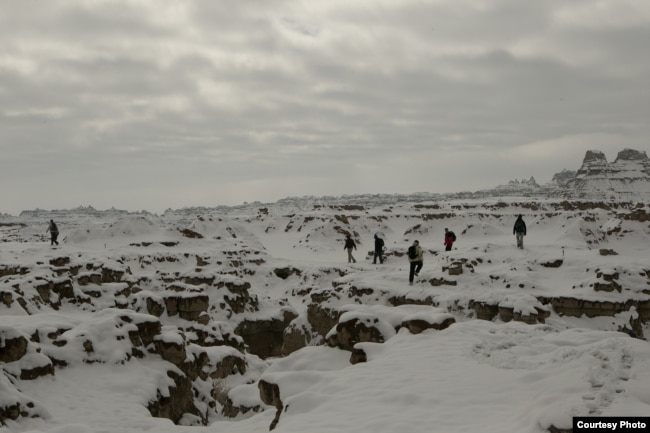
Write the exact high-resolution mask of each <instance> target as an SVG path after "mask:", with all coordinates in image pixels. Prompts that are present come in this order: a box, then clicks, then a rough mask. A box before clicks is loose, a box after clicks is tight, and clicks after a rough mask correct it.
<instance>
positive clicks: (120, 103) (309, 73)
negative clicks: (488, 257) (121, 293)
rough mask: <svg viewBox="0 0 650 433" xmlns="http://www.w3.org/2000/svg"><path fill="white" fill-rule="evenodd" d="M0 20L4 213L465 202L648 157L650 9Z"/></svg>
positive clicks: (272, 7) (526, 7) (510, 1)
mask: <svg viewBox="0 0 650 433" xmlns="http://www.w3.org/2000/svg"><path fill="white" fill-rule="evenodd" d="M0 8H2V9H4V10H3V11H2V12H3V13H0V37H1V39H0V40H1V42H0V45H1V46H2V53H3V54H2V55H1V56H0V97H1V98H2V101H3V103H2V105H1V106H0V127H1V130H2V132H1V135H0V148H1V150H2V153H3V158H2V160H1V162H0V172H1V173H2V175H0V176H2V183H1V185H2V186H0V191H1V192H2V194H3V197H7V198H8V199H7V200H5V202H4V203H3V204H2V206H1V207H0V212H12V213H17V212H19V211H20V210H21V209H27V208H34V207H46V208H62V207H72V206H77V205H80V204H84V205H86V204H91V205H94V206H96V207H100V208H102V207H110V206H116V207H122V208H129V209H143V208H144V209H150V210H154V211H160V210H162V209H165V208H167V207H181V206H190V205H216V204H222V203H223V204H236V203H240V202H242V201H252V200H260V201H266V200H276V199H278V198H282V197H285V196H288V195H306V194H316V195H339V194H351V193H362V192H387V193H391V192H413V191H424V190H429V191H440V192H442V191H460V190H476V189H480V188H484V187H486V186H494V185H496V184H499V183H505V182H507V181H508V180H510V179H512V178H521V177H529V176H531V175H534V176H535V177H536V178H538V180H539V181H547V180H549V179H550V177H551V176H552V175H553V173H555V172H557V171H560V170H561V169H563V168H571V169H575V168H577V166H578V165H579V163H580V162H581V157H582V155H583V154H584V151H586V150H589V149H592V148H599V149H600V150H603V151H606V152H613V153H614V154H615V152H616V151H618V150H620V148H622V147H632V148H637V149H639V150H648V149H647V148H648V144H647V137H648V133H649V132H650V131H649V128H648V126H647V125H646V123H647V118H648V114H650V102H649V101H650V88H649V87H648V86H647V77H648V74H649V73H650V56H648V55H647V48H646V47H645V45H646V43H645V41H647V40H648V37H649V36H650V9H649V8H648V6H646V5H645V4H642V3H641V2H635V1H614V0H609V1H608V0H603V1H601V2H584V1H581V0H571V1H553V0H545V1H540V2H525V3H522V2H520V1H518V0H494V1H490V2H475V1H471V0H456V1H437V2H421V1H406V2H399V3H396V2H374V1H373V2H364V1H359V2H337V1H332V2H309V3H297V2H280V1H279V2H273V3H272V4H271V3H269V2H265V1H251V2H203V1H194V2H183V3H174V2H154V1H150V2H145V1H137V2H136V1H127V0H123V1H120V2H90V1H81V0H79V1H65V2H64V1H51V2H45V3H41V2H38V3H37V2H35V1H25V2H19V3H15V4H14V3H12V4H11V7H10V5H8V4H2V5H0ZM612 157H613V155H612ZM413 173H417V175H413ZM50 190H55V191H58V192H59V193H58V194H52V193H51V191H50Z"/></svg>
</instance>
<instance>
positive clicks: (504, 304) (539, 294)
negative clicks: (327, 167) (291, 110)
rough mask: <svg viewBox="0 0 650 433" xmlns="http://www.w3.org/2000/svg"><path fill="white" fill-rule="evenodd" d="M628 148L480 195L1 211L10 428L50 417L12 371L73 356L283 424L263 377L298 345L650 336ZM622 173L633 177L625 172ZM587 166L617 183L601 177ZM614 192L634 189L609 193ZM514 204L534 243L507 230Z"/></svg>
mask: <svg viewBox="0 0 650 433" xmlns="http://www.w3.org/2000/svg"><path fill="white" fill-rule="evenodd" d="M624 152H626V153H625V154H624V155H623V156H625V157H627V159H626V158H622V159H620V160H618V162H616V163H615V164H614V163H612V164H609V163H607V162H606V161H604V162H603V160H602V158H600V157H598V155H597V153H595V152H591V153H588V155H587V157H586V158H585V161H584V162H583V167H582V168H581V169H580V170H578V171H577V172H575V173H573V174H571V175H570V176H568V177H569V178H570V180H569V182H568V183H566V182H565V181H563V182H565V183H563V184H562V185H560V184H559V183H557V182H553V185H550V186H544V187H539V186H535V185H536V183H535V185H532V184H531V182H528V181H526V182H514V183H513V182H511V183H510V184H509V185H508V186H506V187H501V188H497V189H495V190H493V191H492V192H491V193H490V192H488V191H484V192H480V194H479V193H476V194H474V195H470V194H461V195H456V196H449V195H448V196H439V195H437V194H424V193H423V194H414V195H413V196H406V197H398V198H395V196H387V195H386V196H384V195H368V196H350V197H340V198H313V197H311V198H302V199H286V200H281V201H279V202H277V203H271V204H261V203H253V204H247V205H242V206H237V207H228V208H226V207H220V208H192V209H181V210H169V211H167V212H165V213H164V214H163V215H160V216H159V215H153V214H148V213H146V212H142V213H128V212H122V211H117V210H115V209H113V210H110V211H103V212H98V211H95V210H94V209H92V208H79V209H73V210H69V211H42V210H36V211H29V212H24V213H23V214H21V216H19V217H10V216H4V217H3V218H2V219H0V230H1V233H2V239H3V242H2V243H0V247H1V250H0V251H1V254H2V255H1V261H0V338H1V344H0V346H1V348H2V350H1V352H0V371H1V372H2V374H0V390H2V398H1V399H0V423H2V424H6V423H7V422H12V423H20V422H21V419H26V418H32V417H41V416H47V415H46V414H47V408H45V407H42V406H41V405H40V403H39V402H37V401H34V400H33V399H31V398H30V396H29V395H26V394H24V393H23V392H21V383H23V382H25V381H32V380H35V379H37V378H39V377H43V376H53V377H55V376H56V374H57V372H58V371H60V370H62V369H67V368H74V367H75V366H78V365H80V364H93V363H106V364H114V365H118V366H124V368H128V367H127V366H128V363H129V361H130V360H132V359H134V358H138V359H152V360H154V359H155V360H157V361H160V362H158V363H157V364H156V365H158V366H159V369H160V376H161V381H160V387H159V389H158V390H156V392H152V395H151V398H150V399H149V402H148V404H147V409H148V410H149V412H150V413H151V414H152V415H153V416H155V417H164V418H169V419H170V420H172V421H173V422H175V423H183V424H196V425H207V424H209V423H210V422H211V421H212V420H214V419H216V418H218V417H233V418H236V417H241V416H245V415H246V414H251V413H255V412H257V411H262V410H269V409H270V410H276V411H277V416H276V420H275V421H274V422H275V423H277V422H278V420H279V419H280V417H281V415H282V408H283V402H282V390H281V389H280V388H279V386H278V384H275V383H272V382H269V381H267V380H260V378H261V376H262V374H263V372H264V370H265V368H266V366H267V365H268V364H267V361H268V360H272V359H276V358H278V357H287V356H290V355H291V354H292V353H294V352H296V351H298V350H301V349H303V348H305V347H307V346H315V345H328V346H331V347H334V348H338V349H340V350H342V351H347V352H349V353H350V363H360V362H365V361H366V354H365V353H364V351H363V350H362V349H359V348H358V347H357V346H355V345H356V344H357V343H359V342H376V343H383V342H385V341H386V340H387V339H389V338H391V337H392V336H393V335H395V333H396V332H398V331H399V330H402V329H406V330H408V332H410V333H413V334H417V333H420V332H423V331H424V330H434V332H436V331H440V330H443V329H445V328H448V327H450V326H454V324H455V323H458V322H463V321H470V320H484V321H492V322H509V321H518V322H522V323H525V324H530V325H537V324H552V325H553V326H557V327H560V328H588V329H598V330H608V331H614V332H621V333H626V334H628V335H629V336H631V337H633V338H637V339H646V337H647V336H648V332H649V329H648V326H649V325H648V322H649V321H650V264H649V263H648V261H647V251H648V245H649V243H648V241H649V235H650V221H649V220H650V208H649V206H648V201H647V198H644V194H645V192H646V190H645V189H644V188H645V183H647V182H648V178H647V174H646V175H645V177H644V176H643V173H645V172H644V171H643V170H647V168H648V165H647V157H645V159H644V156H645V153H641V152H636V151H632V152H630V151H629V150H628V149H626V151H624ZM594 155H596V157H594ZM630 155H631V156H630ZM619 156H620V155H619ZM585 165H587V167H585ZM613 165H615V166H614V168H612V166H613ZM594 167H596V168H594ZM598 167H599V168H598ZM620 168H622V170H621V169H620ZM622 172H625V176H627V178H628V179H633V180H628V181H620V179H621V177H620V176H619V175H620V174H621V173H622ZM639 173H642V174H639ZM564 176H565V177H566V173H565V174H564ZM588 176H593V178H594V179H596V180H597V184H598V185H601V186H602V185H606V186H605V187H604V188H602V187H599V186H597V185H596V183H592V184H591V186H590V183H589V177H588ZM617 176H618V177H617ZM571 179H573V180H571ZM585 179H586V180H585ZM603 179H605V181H603ZM571 182H573V183H571ZM594 182H596V181H594ZM619 184H620V185H621V188H622V187H625V188H627V190H626V191H623V192H621V196H622V197H627V199H613V197H614V198H615V197H616V196H617V192H616V189H615V188H617V185H619ZM531 185H532V186H531ZM566 185H569V187H570V188H573V191H574V192H576V191H577V190H578V189H580V192H576V195H575V196H572V194H571V190H567V189H566V188H567V186H566ZM571 185H573V186H571ZM594 185H596V186H594ZM519 214H521V215H523V218H524V220H525V221H526V223H527V226H528V235H527V236H526V237H525V240H524V250H519V249H517V248H516V247H515V240H514V236H513V235H512V228H513V224H514V221H515V218H516V216H517V215H519ZM50 218H55V220H56V222H57V223H58V224H59V228H60V231H61V235H60V240H62V242H61V245H60V246H59V247H57V248H54V247H51V246H50V245H49V240H48V239H47V237H46V233H45V229H46V228H47V221H48V220H49V219H50ZM446 227H448V228H450V229H452V230H453V231H454V232H455V233H456V235H457V237H458V239H457V242H456V243H455V245H454V248H453V250H452V251H444V246H443V231H444V228H446ZM376 233H381V234H382V236H383V237H384V238H385V239H386V247H387V249H386V260H385V262H384V264H382V265H379V264H377V265H374V264H372V249H373V236H374V234H376ZM347 234H350V235H351V236H352V237H353V238H354V239H355V241H356V243H357V246H358V249H357V251H356V252H355V254H356V258H357V263H354V264H348V263H347V256H346V253H345V252H344V251H343V240H344V238H345V236H346V235H347ZM416 239H417V240H418V241H419V242H420V245H421V246H422V247H423V249H424V251H425V254H424V268H423V270H422V272H421V273H420V275H419V276H418V277H417V278H416V281H415V284H414V285H413V286H409V285H408V262H407V258H406V255H405V254H406V249H407V247H408V245H410V244H411V243H412V242H413V241H414V240H416ZM405 356H407V354H405ZM271 427H273V426H271Z"/></svg>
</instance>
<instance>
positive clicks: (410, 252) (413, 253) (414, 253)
mask: <svg viewBox="0 0 650 433" xmlns="http://www.w3.org/2000/svg"><path fill="white" fill-rule="evenodd" d="M408 255H409V259H415V258H417V256H418V252H417V250H416V249H415V247H414V246H413V245H411V246H410V247H409V250H408Z"/></svg>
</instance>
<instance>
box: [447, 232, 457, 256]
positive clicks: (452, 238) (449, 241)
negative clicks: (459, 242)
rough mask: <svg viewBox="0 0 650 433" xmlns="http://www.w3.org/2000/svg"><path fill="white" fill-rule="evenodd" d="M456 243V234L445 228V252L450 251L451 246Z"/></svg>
mask: <svg viewBox="0 0 650 433" xmlns="http://www.w3.org/2000/svg"><path fill="white" fill-rule="evenodd" d="M455 241H456V234H455V233H454V232H452V231H451V230H449V229H447V228H445V251H451V247H452V245H454V242H455Z"/></svg>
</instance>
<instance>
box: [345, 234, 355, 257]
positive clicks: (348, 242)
mask: <svg viewBox="0 0 650 433" xmlns="http://www.w3.org/2000/svg"><path fill="white" fill-rule="evenodd" d="M343 249H344V250H347V252H348V263H356V262H357V259H355V258H354V256H353V255H352V250H356V249H357V244H356V243H354V239H352V238H351V237H350V235H346V237H345V246H344V247H343Z"/></svg>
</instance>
